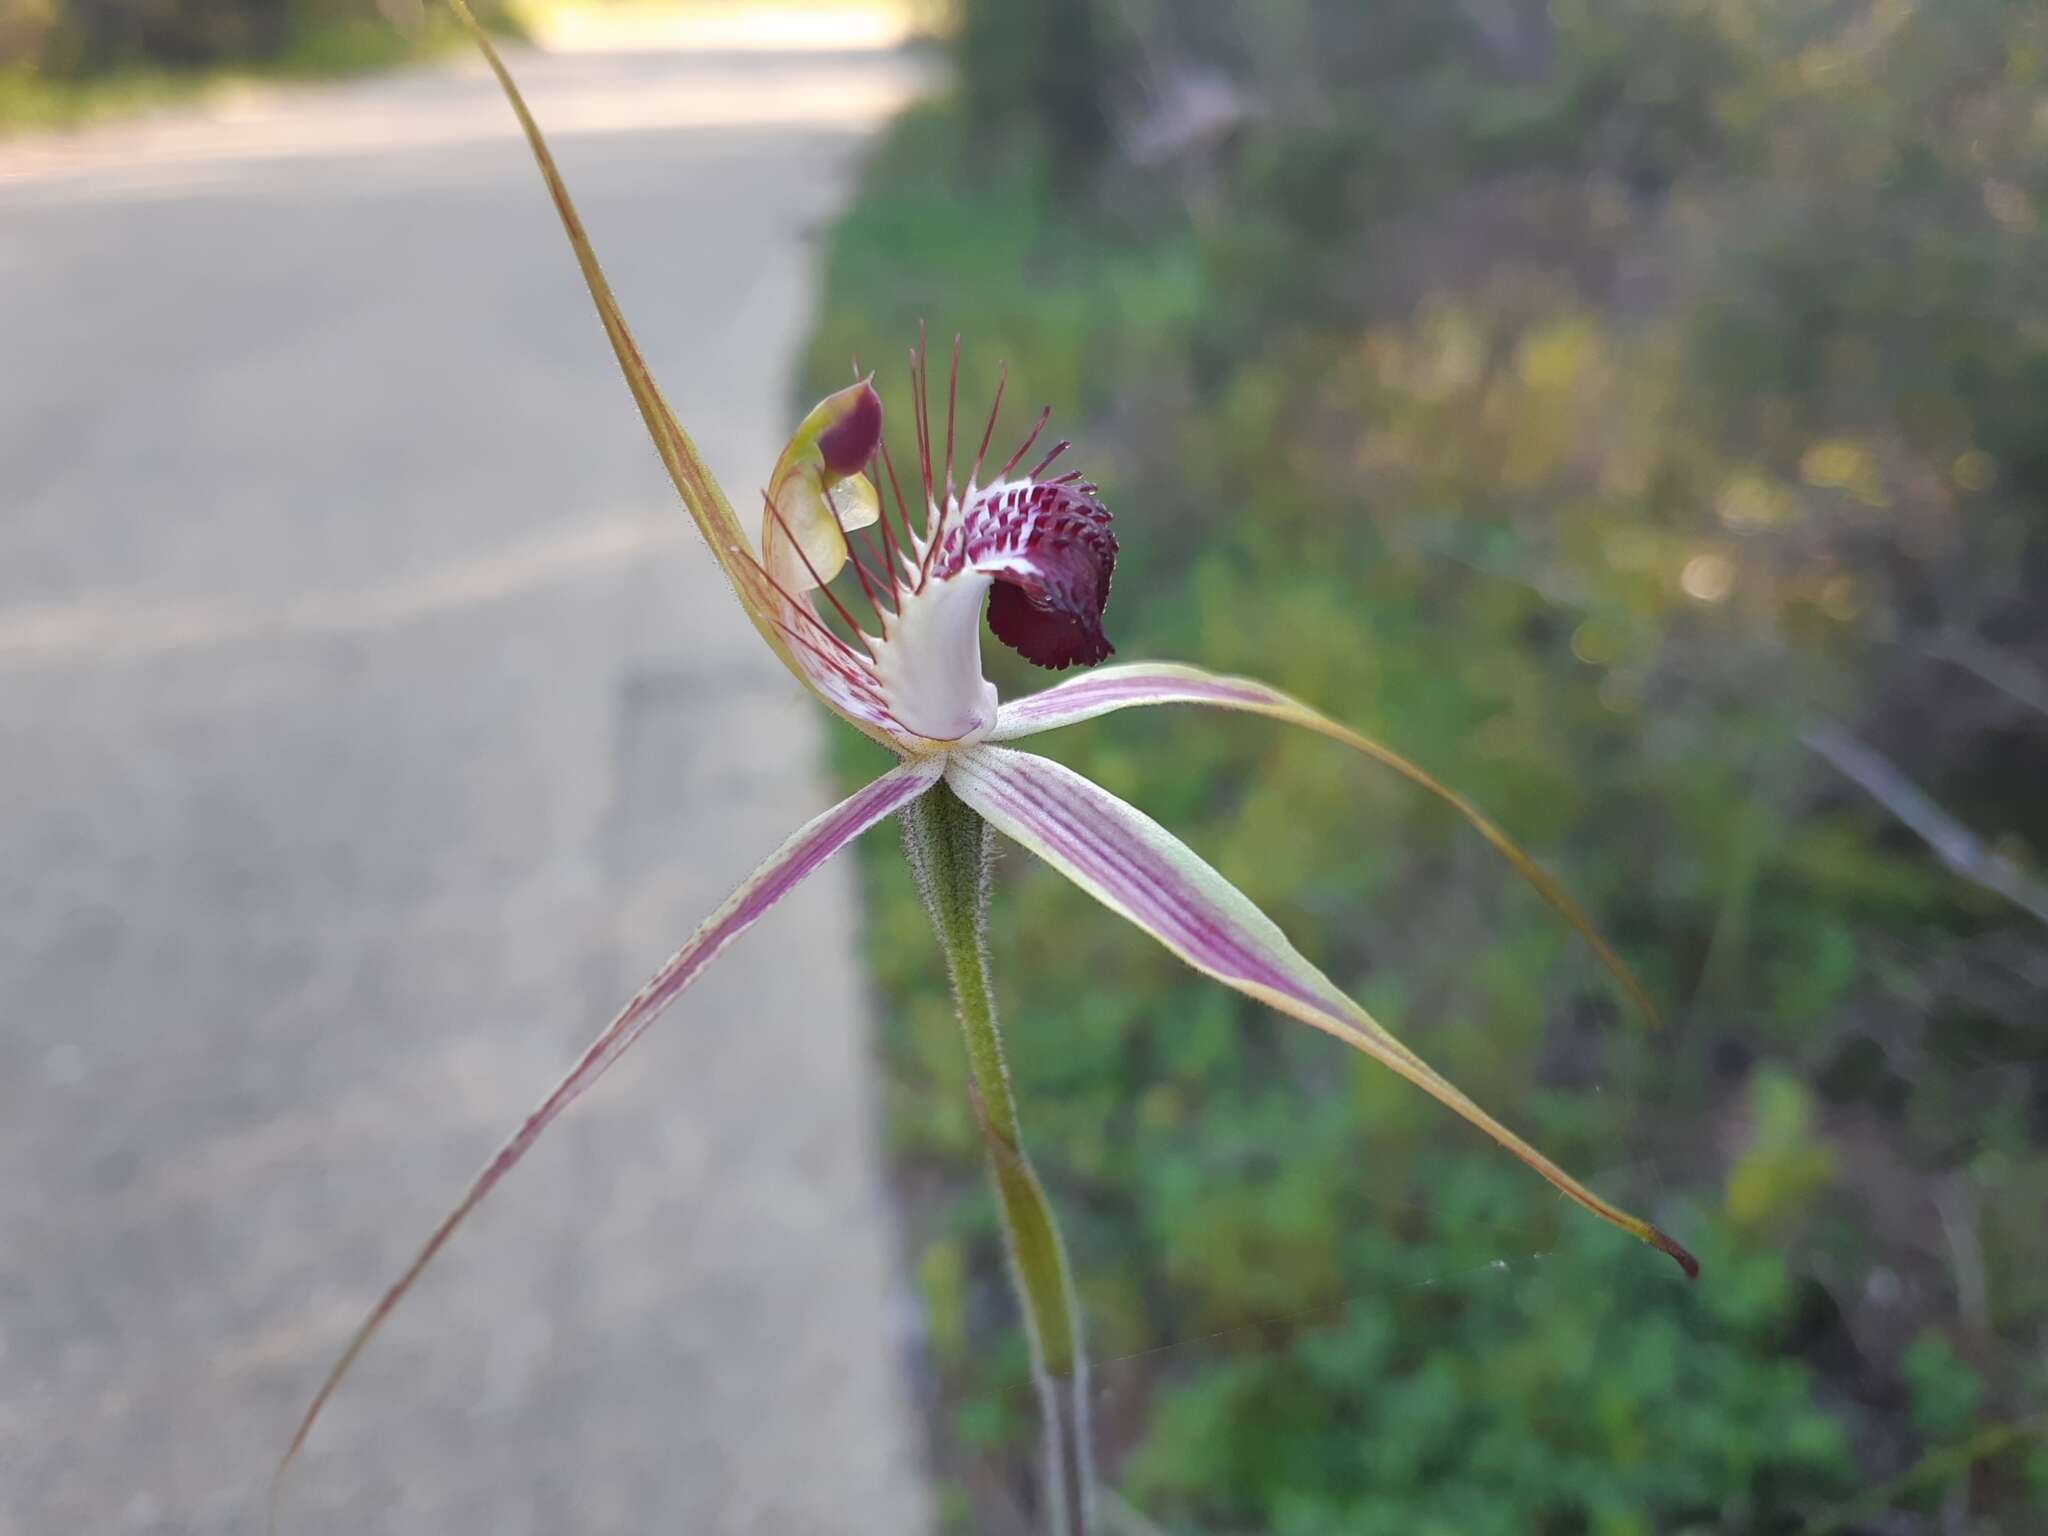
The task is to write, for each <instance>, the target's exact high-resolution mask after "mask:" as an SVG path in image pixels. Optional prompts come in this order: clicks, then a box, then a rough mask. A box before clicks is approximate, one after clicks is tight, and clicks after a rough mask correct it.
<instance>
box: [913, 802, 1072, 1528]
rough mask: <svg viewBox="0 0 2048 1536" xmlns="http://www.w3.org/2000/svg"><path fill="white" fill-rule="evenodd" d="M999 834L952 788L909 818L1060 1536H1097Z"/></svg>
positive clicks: (1065, 1281)
mask: <svg viewBox="0 0 2048 1536" xmlns="http://www.w3.org/2000/svg"><path fill="white" fill-rule="evenodd" d="M993 839H994V832H993V830H992V829H991V828H990V827H989V825H988V823H987V822H985V821H983V820H982V819H981V817H980V815H979V814H977V813H976V812H974V811H972V810H970V809H969V808H968V807H967V806H966V805H964V804H963V803H962V802H961V801H960V799H959V797H958V796H956V795H955V794H954V793H953V791H952V790H951V789H949V788H948V787H947V786H946V785H945V784H944V783H940V784H939V785H937V786H936V787H934V788H933V789H932V790H931V791H930V793H928V794H926V795H924V796H922V797H921V798H920V799H918V800H917V801H915V802H914V803H912V804H911V805H910V806H909V807H907V808H906V809H905V810H904V812H903V843H904V847H905V849H906V851H907V852H908V853H909V856H910V867H911V869H912V871H913V872H915V874H916V876H917V887H918V892H919V894H920V895H922V896H923V898H924V907H925V911H926V912H928V913H929V914H930V915H931V920H932V929H933V931H934V932H935V933H937V935H938V938H939V947H940V948H941V949H942V950H944V951H945V955H946V971H947V974H948V975H949V976H951V977H952V981H953V1003H954V1007H955V1009H956V1010H957V1012H958V1013H959V1016H960V1032H961V1034H962V1035H963V1036H964V1037H965V1038H966V1041H967V1064H968V1069H969V1072H970V1074H971V1077H970V1082H969V1092H970V1094H971V1095H972V1097H973V1099H974V1112H975V1115H976V1116H977V1118H979V1120H980V1121H981V1138H982V1144H983V1146H985V1147H986V1148H987V1150H988V1166H989V1173H990V1174H991V1176H992V1182H993V1183H994V1185H995V1192H996V1205H997V1208H998V1209H999V1210H1000V1211H1001V1212H1002V1217H1003V1236H1004V1238H1005V1240H1006V1242H1007V1246H1008V1248H1009V1253H1010V1274H1011V1279H1012V1281H1013V1283H1014V1284H1015V1287H1016V1291H1017V1299H1018V1301H1019V1302H1020V1303H1021V1304H1022V1306H1023V1309H1024V1322H1025V1331H1026V1332H1027V1333H1028V1334H1029V1336H1030V1339H1031V1366H1032V1374H1033V1376H1034V1377H1036V1379H1037V1382H1038V1397H1039V1403H1040V1406H1041V1407H1042V1409H1043V1411H1044V1414H1045V1487H1046V1507H1047V1509H1048V1511H1049V1512H1050V1515H1049V1517H1050V1520H1051V1530H1052V1532H1053V1533H1054V1536H1088V1531H1089V1518H1088V1516H1089V1504H1090V1499H1091V1496H1092V1494H1093V1490H1094V1482H1095V1479H1094V1468H1093V1465H1092V1458H1091V1456H1090V1452H1089V1445H1088V1363H1087V1359H1086V1357H1085V1355H1084V1354H1083V1352H1082V1349H1081V1313H1080V1308H1079V1306H1078V1305H1077V1304H1076V1302H1075V1299H1074V1281H1073V1276H1072V1274H1071V1273H1070V1272H1069V1270H1068V1268H1067V1253H1066V1248H1065V1245H1063V1244H1062V1243H1061V1242H1060V1232H1059V1227H1058V1225H1057V1224H1056V1223H1055V1222H1054V1220H1053V1214H1052V1206H1051V1205H1050V1204H1049V1203H1048V1202H1047V1200H1046V1198H1045V1189H1044V1187H1043V1186H1042V1185H1040V1183H1039V1182H1038V1175H1037V1174H1035V1173H1033V1172H1032V1170H1031V1159H1030V1158H1029V1157H1027V1156H1026V1155H1025V1152H1024V1133H1023V1129H1022V1127H1021V1125H1020V1124H1019V1122H1018V1119H1017V1102H1016V1100H1015V1099H1014V1098H1012V1097H1011V1094H1010V1074H1009V1069H1008V1068H1007V1067H1005V1066H1004V1065H1003V1040H1002V1035H1001V1033H1000V1032H999V1031H998V1030H997V1028H996V1000H995V994H994V992H993V990H992V989H991V987H990V985H989V976H988V883H989V882H988V876H989V855H990V851H991V847H992V844H993Z"/></svg>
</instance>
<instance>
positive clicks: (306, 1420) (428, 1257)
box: [272, 758, 940, 1524]
mask: <svg viewBox="0 0 2048 1536" xmlns="http://www.w3.org/2000/svg"><path fill="white" fill-rule="evenodd" d="M939 773H940V760H939V759H937V758H922V759H917V760H914V761H911V762H906V763H903V764H901V765H900V766H898V767H896V768H893V769H891V770H890V771H889V772H887V773H885V774H883V775H882V776H881V777H880V778H879V779H876V780H875V781H874V782H873V783H872V784H869V785H868V786H867V787H866V788H865V789H862V790H858V791H856V792H855V793H854V794H852V795H850V796H848V797H847V798H846V799H844V800H842V801H840V802H839V804H837V805H835V806H834V807H832V809H831V810H829V811H826V812H825V813H824V814H822V815H820V816H815V817H813V818H812V819H811V820H810V821H808V822H806V823H805V824H804V825H803V826H802V827H800V828H799V829H798V830H797V831H796V832H795V833H793V834H792V835H791V836H790V837H789V839H788V840H787V841H786V842H784V843H783V845H782V846H781V847H780V848H778V849H776V850H775V852H774V853H772V854H770V855H769V856H768V858H767V859H766V860H764V861H763V862H762V864H761V865H760V867H759V868H757V869H756V870H755V871H754V872H753V873H752V874H751V875H749V876H748V877H747V878H746V880H745V881H743V882H742V883H741V885H740V887H739V888H738V889H737V890H735V891H734V892H733V893H732V894H731V895H730V896H729V897H727V898H726V900H725V903H724V905H722V906H721V907H719V909H718V910H717V911H716V912H713V913H712V914H711V916H709V917H708V918H706V919H705V920H704V922H703V923H702V925H701V926H699V927H698V929H697V931H696V932H695V933H693V934H691V935H690V937H689V939H688V940H687V941H686V942H685V943H684V945H683V947H682V948H681V949H679V950H678V951H676V953H675V954H674V955H673V956H672V957H670V959H669V962H668V963H667V964H666V965H664V966H663V967H662V968H661V969H660V970H659V971H657V972H656V973H655V975H654V977H653V979H652V980H650V981H649V982H648V983H647V985H646V986H644V987H642V988H641V989H640V992H639V995H638V996H636V997H635V998H634V999H633V1000H632V1001H631V1002H629V1003H628V1004H626V1006H625V1007H624V1008H623V1009H622V1010H621V1011H620V1012H619V1015H618V1016H617V1017H616V1018H614V1019H613V1020H612V1021H611V1023H610V1024H608V1025H606V1026H605V1028H604V1030H603V1031H602V1033H600V1034H599V1035H598V1036H597V1038H596V1039H595V1040H593V1041H592V1042H591V1043H590V1044H589V1046H587V1047H586V1048H585V1050H584V1052H583V1054H582V1056H581V1057H579V1058H578V1059H577V1061H576V1064H575V1065H574V1066H573V1067H571V1068H570V1069H569V1072H568V1074H567V1075H566V1076H564V1077H563V1078H562V1080H561V1081H560V1082H558V1083H557V1084H556V1085H555V1086H554V1088H553V1090H552V1091H550V1092H549V1094H548V1096H547V1097H546V1098H544V1099H543V1100H541V1102H540V1104H539V1106H538V1107H537V1108H535V1109H534V1110H533V1112H532V1113H530V1114H529V1115H528V1116H527V1117H526V1119H525V1120H524V1121H523V1122H522V1123H521V1124H520V1126H519V1128H518V1129H517V1130H516V1131H514V1132H513V1133H512V1135H511V1137H510V1138H509V1139H507V1140H506V1142H505V1143H504V1144H503V1145H502V1146H501V1147H499V1149H498V1151H497V1152H496V1154H495V1155H494V1156H493V1157H492V1158H491V1160H490V1161H489V1162H488V1163H486V1164H485V1165H484V1169H483V1171H482V1172H481V1173H479V1174H478V1175H477V1176H476V1178H475V1179H474V1180H473V1181H472V1182H471V1184H470V1186H469V1188H468V1189H467V1190H466V1191H464V1193H463V1195H462V1198H461V1199H459V1200H458V1201H456V1203H455V1205H454V1206H453V1208H451V1209H450V1210H449V1212H448V1214H447V1215H446V1216H444V1217H442V1218H441V1223H440V1225H439V1226H437V1227H435V1228H434V1230H433V1232H432V1233H431V1234H429V1236H428V1238H427V1240H426V1242H425V1243H424V1244H422V1245H421V1247H420V1249H419V1251H418V1252H417V1253H416V1254H415V1255H414V1256H413V1260H412V1262H411V1264H410V1265H408V1266H407V1267H406V1270H405V1272H404V1273H403V1274H401V1275H400V1276H399V1277H398V1279H397V1280H396V1281H394V1282H393V1283H392V1284H391V1286H390V1287H389V1288H388V1289H387V1290H386V1291H385V1292H384V1294H383V1295H382V1296H381V1297H380V1298H379V1299H378V1301H377V1304H376V1306H374V1307H373V1308H372V1309H371V1310H370V1314H369V1316H368V1317H366V1318H365V1319H364V1320H363V1322H362V1324H361V1325H360V1326H359V1327H358V1328H357V1329H356V1331H355V1334H354V1335H353V1336H352V1337H351V1338H350V1339H349V1341H348V1344H347V1346H346V1347H345V1348H344V1349H343V1350H342V1353H341V1356H340V1358H339V1359H337V1360H336V1361H335V1363H334V1365H333V1366H332V1367H331V1368H330V1369H329V1371H328V1373H327V1378H326V1380H324V1381H323V1382H321V1384H320V1388H319V1390H318V1391H317V1392H316V1393H315V1394H314V1396H313V1401H312V1403H311V1404H310V1405H309V1406H308V1407H307V1409H306V1411H305V1413H304V1415H303V1416H302V1417H301V1418H300V1420H299V1425H298V1428H297V1430H296V1431H295V1432H294V1433H293V1435H292V1440H291V1444H290V1446H289V1447H288V1448H287V1449H286V1451H285V1454H284V1458H283V1460H282V1461H281V1462H280V1463H279V1464H278V1468H277V1472H276V1477H275V1479H274V1482H273V1488H272V1501H273V1515H274V1514H275V1501H276V1496H277V1490H278V1488H279V1487H281V1486H282V1480H283V1478H284V1475H285V1473H286V1471H287V1470H288V1469H289V1468H290V1466H291V1463H292V1460H293V1459H294V1458H295V1457H296V1456H297V1455H298V1453H299V1451H300V1449H301V1447H303V1446H304V1445H305V1443H306V1437H307V1436H308V1435H309V1434H311V1433H312V1430H313V1425H314V1423H315V1422H316V1421H317V1420H318V1419H319V1417H320V1413H321V1410H322V1409H323V1408H325V1407H326V1405H327V1402H328V1400H329V1399H330V1398H332V1397H333V1395H334V1392H335V1389H336V1388H338V1387H339V1386H340V1385H341V1383H342V1381H343V1380H344V1379H345V1378H346V1377H347V1376H348V1374H349V1371H350V1369H351V1368H352V1367H353V1366H354V1364H355V1362H356V1360H357V1358H358V1357H359V1356H360V1355H361V1354H362V1352H363V1350H364V1348H365V1347H366V1346H367V1345H368V1344H369V1342H370V1340H371V1339H372V1338H374V1337H375V1336H376V1334H377V1332H378V1330H379V1329H380V1328H381V1327H382V1326H383V1325H384V1321H385V1319H386V1318H388V1317H389V1316H390V1315H391V1313H392V1311H393V1310H394V1309H395V1308H396V1307H397V1306H398V1304H399V1303H400V1302H401V1301H403V1300H404V1299H405V1297H406V1295H407V1293H408V1292H410V1291H411V1289H412V1287H413V1285H414V1283H415V1282H417V1281H418V1279H419V1278H420V1276H421V1275H422V1274H423V1273H425V1271H426V1269H427V1266H428V1265H429V1264H431V1263H432V1262H433V1261H434V1258H435V1256H436V1255H437V1254H439V1253H440V1251H441V1249H442V1248H443V1247H444V1246H445V1245H446V1244H447V1242H448V1240H449V1238H451V1237H453V1236H454V1235H455V1231H456V1229H457V1228H458V1227H460V1226H461V1225H462V1223H463V1221H464V1220H465V1219H466V1218H467V1217H468V1216H469V1214H470V1212H472V1211H473V1210H475V1209H476V1207H477V1206H478V1205H480V1204H481V1203H482V1202H483V1200H484V1197H485V1196H487V1195H488V1194H490V1192H491V1191H492V1190H493V1189H495V1188H496V1187H497V1186H498V1183H499V1181H501V1180H502V1179H503V1178H504V1177H505V1175H506V1174H508V1173H510V1172H511V1171H512V1170H513V1168H514V1167H516V1166H517V1165H518V1163H519V1162H520V1160H521V1159H522V1158H524V1157H525V1156H526V1154H527V1153H528V1152H529V1151H530V1150H531V1149H532V1147H533V1144H534V1143H535V1142H536V1141H537V1140H539V1138H540V1136H541V1133H542V1132H544V1131H545V1130H546V1129H547V1128H548V1126H549V1125H551V1124H552V1123H553V1122H554V1120H555V1119H556V1117H557V1116H559V1115H560V1114H561V1113H562V1112H563V1111H564V1110H565V1109H567V1108H568V1107H569V1106H570V1105H571V1104H572V1103H574V1102H575V1101H576V1100H577V1099H578V1098H580V1097H581V1096H582V1094H583V1093H584V1091H585V1090H586V1089H588V1088H589V1087H591V1085H592V1084H594V1083H595V1082H596V1081H597V1080H598V1079H599V1078H600V1077H602V1076H603V1075H604V1074H605V1072H606V1071H607V1070H608V1069H609V1068H610V1067H611V1065H612V1063H614V1062H615V1061H617V1060H618V1059H619V1057H621V1056H622V1055H624V1054H625V1052H626V1051H627V1049H628V1048H629V1047H631V1046H632V1045H633V1043H634V1042H635V1041H636V1040H638V1039H639V1038H640V1037H641V1036H642V1035H643V1034H645V1033H646V1032H647V1029H648V1027H649V1026H650V1025H652V1024H653V1023H654V1021H655V1020H656V1019H657V1018H659V1017H660V1016H661V1014H662V1012H663V1011H664V1010H665V1009H667V1007H668V1005H669V1004H670V1003H672V1002H674V1001H675V1000H676V998H677V997H679V996H680V995H681V994H682V992H683V990H684V989H685V988H686V987H688V986H689V985H690V983H691V982H693V981H695V980H696V979H697V977H698V976H699V975H701V974H702V973H703V971H704V968H705V967H706V966H707V965H709V964H710V963H711V962H712V961H713V960H714V959H716V958H717V956H718V954H719V952H720V951H722V950H723V949H724V948H725V947H726V945H728V944H730V943H731V942H732V941H733V940H734V939H736V938H738V937H739V936H740V934H742V933H744V932H745V931H746V930H747V929H748V928H750V927H752V926H753V925H754V923H755V922H756V921H757V920H759V919H760V918H761V917H762V916H763V915H764V914H765V913H766V912H767V911H768V909H769V908H771V907H773V906H774V905H775V904H776V903H777V902H779V901H780V900H782V898H783V897H785V896H787V895H788V894H789V893H790V892H791V891H793V890H795V889H796V888H797V886H799V885H800V884H802V883H803V881H804V880H805V879H806V878H808V877H809V876H810V874H811V873H812V872H813V871H815V870H816V869H817V868H818V867H819V866H820V865H821V864H823V863H824V862H825V861H826V860H827V859H829V858H831V857H832V855H833V854H835V853H837V852H838V851H839V850H840V849H842V848H844V847H845V846H846V845H847V844H848V843H850V842H852V841H853V840H854V839H855V838H857V837H859V836H860V835H861V833H863V832H865V831H867V830H868V829H869V828H871V827H873V826H875V825H876V824H877V823H879V822H882V821H886V820H887V819H888V818H889V817H890V816H893V815H894V814H895V813H896V812H898V811H900V810H902V809H903V808H904V807H905V806H906V805H909V804H910V803H911V802H912V801H914V800H915V799H917V797H918V796H920V795H922V794H924V793H925V792H926V791H927V790H929V789H930V788H931V787H932V786H933V785H934V784H936V783H937V782H938V780H939ZM274 1523H275V1522H274V1520H273V1524H274Z"/></svg>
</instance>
